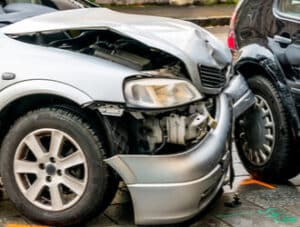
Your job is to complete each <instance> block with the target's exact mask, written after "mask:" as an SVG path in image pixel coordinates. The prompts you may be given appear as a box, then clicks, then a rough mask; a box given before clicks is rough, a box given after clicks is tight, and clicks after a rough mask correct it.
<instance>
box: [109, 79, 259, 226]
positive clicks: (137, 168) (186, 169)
mask: <svg viewBox="0 0 300 227" xmlns="http://www.w3.org/2000/svg"><path fill="white" fill-rule="evenodd" d="M237 86H239V87H237ZM241 88H242V89H241ZM235 89H238V91H235ZM237 93H238V94H237ZM247 93H249V89H248V86H247V84H246V82H245V80H244V79H243V78H242V77H241V76H236V77H235V78H234V79H233V80H232V81H231V83H230V85H229V86H228V88H227V89H226V90H225V91H224V92H223V93H222V94H220V96H219V98H218V100H217V122H218V125H217V127H216V128H215V129H214V130H211V131H210V132H209V133H208V135H207V136H206V137H205V138H204V139H203V140H202V141H201V142H200V143H199V144H197V145H196V146H194V147H193V148H191V149H189V150H187V151H185V152H183V153H180V154H174V155H116V156H114V157H112V158H110V159H107V160H106V162H107V163H108V164H109V165H110V166H111V167H112V168H114V169H115V170H116V171H117V172H118V173H119V174H120V176H121V177H122V179H123V180H124V181H125V183H126V184H127V186H128V189H129V191H130V194H131V198H132V201H133V205H134V213H135V222H136V224H168V223H176V222H181V221H184V220H187V219H189V218H191V217H192V216H194V215H195V214H197V213H198V212H199V211H201V210H202V209H204V208H205V207H206V206H207V205H208V204H209V203H210V202H211V200H212V199H213V198H214V197H215V195H216V194H217V193H218V191H219V190H220V188H221V187H222V186H223V182H224V179H225V175H226V173H227V169H228V166H229V163H230V155H229V153H228V152H227V149H226V147H227V146H226V145H227V139H228V136H229V133H230V131H231V127H232V119H233V118H234V116H238V115H239V114H240V112H242V111H244V110H246V109H247V108H249V107H250V106H251V105H252V104H253V103H254V97H253V95H252V93H251V92H250V93H249V94H248V95H247ZM233 111H236V112H233Z"/></svg>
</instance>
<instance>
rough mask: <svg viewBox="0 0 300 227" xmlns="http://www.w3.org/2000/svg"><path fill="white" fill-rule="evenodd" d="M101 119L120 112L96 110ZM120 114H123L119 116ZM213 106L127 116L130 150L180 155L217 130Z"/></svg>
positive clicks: (200, 104)
mask: <svg viewBox="0 0 300 227" xmlns="http://www.w3.org/2000/svg"><path fill="white" fill-rule="evenodd" d="M98 109H99V110H100V111H101V113H102V114H104V115H117V114H120V113H121V112H118V111H120V109H118V108H117V107H116V106H114V105H104V106H102V107H98ZM122 114H123V112H122ZM212 116H215V102H214V100H213V99H212V98H211V99H208V100H206V101H203V102H198V103H194V104H192V105H189V106H184V107H181V108H177V109H176V110H172V111H165V112H162V111H161V112H143V111H141V112H137V111H135V112H130V114H129V115H126V114H125V116H123V117H122V120H123V121H125V122H126V129H127V130H128V132H127V133H128V135H129V142H130V147H131V150H133V151H134V153H136V154H156V155H162V154H169V153H178V152H182V150H185V149H187V148H190V147H191V146H193V145H195V144H197V143H199V142H200V141H201V140H202V139H203V138H204V137H205V136H206V135H207V133H208V132H209V131H210V130H211V129H214V128H216V127H217V124H218V122H217V121H216V120H215V119H214V118H213V117H212Z"/></svg>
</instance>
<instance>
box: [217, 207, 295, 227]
mask: <svg viewBox="0 0 300 227" xmlns="http://www.w3.org/2000/svg"><path fill="white" fill-rule="evenodd" d="M253 214H260V215H262V216H263V217H264V218H268V219H271V220H272V221H273V222H275V223H279V224H293V223H296V222H297V220H298V219H297V217H293V216H289V215H288V214H287V212H285V211H283V210H281V209H279V208H267V209H263V210H245V211H238V212H231V213H227V214H218V215H216V217H217V218H224V219H226V218H232V217H241V216H245V215H246V216H252V215H253Z"/></svg>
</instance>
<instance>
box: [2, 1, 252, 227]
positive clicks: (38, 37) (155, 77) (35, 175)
mask: <svg viewBox="0 0 300 227" xmlns="http://www.w3.org/2000/svg"><path fill="white" fill-rule="evenodd" d="M40 7H41V6H40ZM0 59H1V61H0V75H1V83H0V122H1V143H2V147H1V170H2V171H1V175H2V177H3V181H4V185H5V188H6V191H7V193H8V195H9V197H10V199H11V200H12V201H13V202H14V204H15V205H16V207H17V208H18V209H19V210H20V211H21V212H22V213H23V214H24V215H26V216H28V217H29V218H31V219H33V220H34V221H38V222H41V223H46V224H51V225H71V224H76V223H80V222H83V221H85V220H88V219H89V218H91V217H93V216H94V215H95V214H97V213H99V212H101V211H103V210H104V209H105V208H106V207H107V206H108V205H109V203H110V202H111V200H112V198H113V197H114V195H115V193H116V191H117V188H118V183H119V181H120V180H122V181H124V182H125V184H126V185H127V187H128V189H129V192H130V195H131V198H132V202H133V207H134V214H135V223H136V224H167V223H176V222H182V221H184V220H187V219H189V218H191V217H192V216H194V215H196V214H197V213H198V212H200V211H201V210H203V209H204V208H205V207H206V206H207V205H208V204H209V203H210V202H211V201H212V200H213V198H214V197H215V196H216V195H217V194H218V192H219V191H220V190H221V188H222V186H223V185H224V183H226V182H227V181H226V174H227V172H228V167H229V163H230V159H231V158H230V157H231V156H230V149H229V148H230V146H229V145H230V138H231V131H232V122H233V121H234V119H235V118H236V117H238V116H239V115H240V114H241V113H243V112H244V111H245V110H247V109H248V108H249V107H250V106H251V105H252V104H253V103H254V102H255V100H254V97H253V95H252V93H251V91H250V90H249V89H248V86H247V84H246V83H245V80H244V79H243V77H242V76H241V75H233V74H232V68H231V63H230V62H231V53H230V50H229V49H227V48H226V47H225V45H223V44H222V43H221V42H220V41H218V40H217V39H216V38H215V37H213V36H212V35H211V34H210V33H208V32H207V31H205V30H204V29H202V28H200V27H198V26H196V25H194V24H191V23H189V22H185V21H181V20H175V19H169V18H161V17H152V16H137V15H127V14H122V13H117V12H114V11H111V10H108V9H104V8H93V9H92V8H90V9H76V10H68V11H57V12H51V13H47V14H43V15H40V16H37V17H32V18H28V19H25V20H22V21H20V22H17V23H13V24H11V25H8V26H3V27H2V28H1V30H0Z"/></svg>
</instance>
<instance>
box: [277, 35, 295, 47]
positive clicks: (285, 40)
mask: <svg viewBox="0 0 300 227" xmlns="http://www.w3.org/2000/svg"><path fill="white" fill-rule="evenodd" d="M274 40H275V42H277V43H279V44H284V45H290V44H291V43H292V39H290V38H287V37H283V36H280V35H275V36H274Z"/></svg>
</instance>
